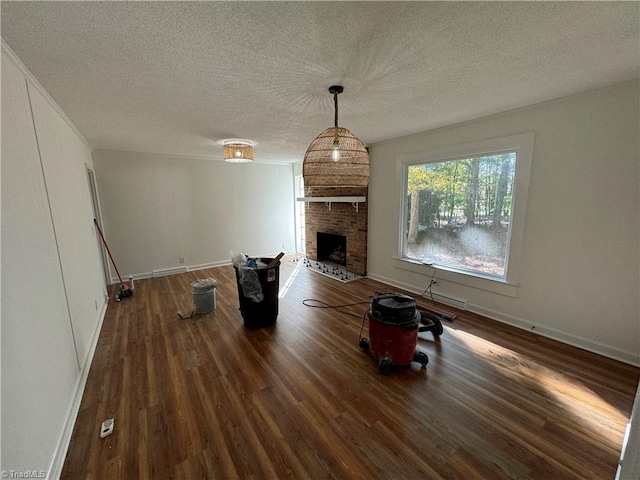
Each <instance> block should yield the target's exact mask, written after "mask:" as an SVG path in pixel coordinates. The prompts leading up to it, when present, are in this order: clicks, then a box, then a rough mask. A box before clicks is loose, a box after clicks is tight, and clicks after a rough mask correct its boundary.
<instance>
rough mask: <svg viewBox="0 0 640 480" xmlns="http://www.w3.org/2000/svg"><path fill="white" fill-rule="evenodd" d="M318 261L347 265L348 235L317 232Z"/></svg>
mask: <svg viewBox="0 0 640 480" xmlns="http://www.w3.org/2000/svg"><path fill="white" fill-rule="evenodd" d="M317 241H318V261H319V262H323V261H328V262H333V263H337V264H338V265H344V266H346V265H347V237H346V236H344V235H334V234H333V233H324V232H317Z"/></svg>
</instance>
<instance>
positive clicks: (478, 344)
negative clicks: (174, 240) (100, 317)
mask: <svg viewBox="0 0 640 480" xmlns="http://www.w3.org/2000/svg"><path fill="white" fill-rule="evenodd" d="M292 258H293V257H291V256H288V257H285V258H284V259H283V261H282V265H281V268H280V288H281V292H282V297H281V298H280V300H279V307H280V313H279V316H278V320H277V322H276V324H275V325H273V326H271V327H267V328H263V329H259V330H248V329H246V328H245V327H244V325H243V320H242V317H241V316H240V312H239V310H238V293H237V289H236V280H235V276H234V270H233V267H231V266H227V267H220V268H213V269H209V270H201V271H197V272H190V273H185V274H181V275H175V276H170V277H161V278H154V279H148V280H141V281H136V282H135V294H134V295H133V296H132V297H130V298H127V299H124V300H123V301H122V302H120V303H116V302H115V301H114V300H113V299H111V300H110V304H109V307H108V310H107V314H106V318H105V320H104V325H103V327H102V332H101V334H100V338H99V341H98V345H97V349H96V352H95V357H94V360H93V364H92V367H91V371H90V373H89V378H88V381H87V385H86V389H85V392H84V397H83V399H82V404H81V407H80V412H79V414H78V418H77V422H76V425H75V429H74V432H73V436H72V439H71V444H70V447H69V452H68V455H67V459H66V462H65V465H64V470H63V478H67V479H78V478H105V479H116V478H122V479H135V478H140V479H146V478H158V479H164V478H184V479H196V478H203V479H204V478H220V479H236V478H238V479H270V478H273V479H280V478H291V479H305V478H311V479H320V478H337V479H359V478H363V479H364V478H367V479H374V478H375V479H378V478H385V479H386V478H388V479H437V478H447V479H465V480H466V479H476V478H477V479H491V480H494V479H501V478H509V479H516V478H517V479H534V478H536V479H598V480H601V479H612V478H613V477H614V475H615V472H616V467H617V461H618V457H619V454H620V449H621V446H622V440H623V434H624V429H625V425H626V423H627V421H628V417H629V415H630V412H631V407H632V404H633V397H634V394H635V390H636V386H637V382H638V377H639V375H640V370H639V369H637V368H635V367H631V366H629V365H625V364H623V363H619V362H616V361H613V360H610V359H607V358H604V357H601V356H598V355H595V354H591V353H588V352H585V351H583V350H580V349H577V348H573V347H570V346H567V345H564V344H561V343H558V342H555V341H552V340H549V339H545V338H543V337H540V336H538V335H536V334H533V333H531V332H527V331H523V330H519V329H516V328H512V327H509V326H506V325H503V324H500V323H497V322H495V321H491V320H488V319H485V318H482V317H480V316H477V315H474V314H470V313H468V312H457V313H458V314H459V315H458V317H457V318H456V319H455V321H454V322H453V323H445V327H444V330H445V331H444V334H443V335H442V336H441V337H440V340H438V341H436V340H434V337H433V335H432V334H431V333H428V332H427V333H421V334H420V339H419V341H418V348H419V349H421V350H422V351H424V352H426V353H427V354H428V355H429V360H430V361H429V364H428V365H427V367H426V368H421V366H420V365H419V364H416V363H413V364H411V366H410V367H406V368H399V369H397V370H394V371H393V372H392V373H391V374H390V375H388V376H384V375H381V374H380V372H379V371H378V368H377V363H376V362H375V361H374V360H373V359H372V358H371V357H369V356H367V355H366V354H365V353H363V352H362V351H361V350H360V349H359V347H358V338H359V332H360V328H361V325H362V315H363V313H364V312H365V311H366V308H367V303H368V302H369V300H370V298H371V296H372V295H374V294H375V293H376V292H385V291H386V292H390V291H399V290H398V289H395V288H392V287H389V286H387V285H384V284H381V283H379V282H375V281H373V280H370V279H363V280H358V281H355V282H351V283H347V284H343V283H340V282H338V281H336V280H333V279H330V278H327V277H325V276H322V275H320V274H318V273H315V272H310V271H307V270H306V269H304V267H301V263H299V262H292ZM206 277H214V278H216V279H217V280H218V282H219V286H218V290H217V308H216V310H215V311H214V312H213V313H210V314H205V315H199V316H195V317H194V318H191V319H184V320H181V319H180V318H179V317H178V314H177V313H178V312H179V311H180V312H181V313H182V314H188V313H189V312H190V311H191V310H192V297H191V288H190V283H191V282H192V281H193V280H195V279H196V278H206ZM112 297H113V296H112ZM306 298H313V299H318V300H322V301H325V302H327V303H329V304H332V305H335V304H348V303H355V302H362V303H360V304H358V305H353V306H350V307H346V308H344V309H343V310H344V311H348V312H351V313H353V314H355V315H356V316H349V315H345V314H342V313H339V312H338V311H336V310H335V309H321V308H310V307H306V306H304V305H303V304H302V300H303V299H306ZM419 303H420V304H422V305H425V306H426V305H428V302H427V301H426V300H425V299H419ZM450 310H451V309H450ZM364 335H365V336H368V334H367V328H366V326H365V330H364ZM111 417H113V418H115V429H114V432H113V434H112V435H110V436H108V437H106V438H104V439H101V438H100V436H99V430H100V425H101V423H102V421H103V420H105V419H107V418H111Z"/></svg>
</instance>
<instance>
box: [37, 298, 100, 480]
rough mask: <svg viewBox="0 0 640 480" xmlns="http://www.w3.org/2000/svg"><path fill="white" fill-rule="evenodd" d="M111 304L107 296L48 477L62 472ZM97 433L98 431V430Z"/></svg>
mask: <svg viewBox="0 0 640 480" xmlns="http://www.w3.org/2000/svg"><path fill="white" fill-rule="evenodd" d="M108 304H109V301H108V298H107V297H105V299H104V303H103V304H102V309H101V310H100V314H99V318H98V324H97V325H96V329H95V331H94V332H93V338H92V339H91V347H90V348H89V351H88V352H87V356H86V358H85V359H84V363H83V365H82V370H80V376H79V377H78V381H77V382H76V388H75V392H74V394H73V398H72V399H71V404H70V405H69V410H68V411H67V416H66V417H65V420H64V424H63V427H62V431H61V432H60V435H59V437H58V442H57V444H56V449H55V452H54V454H53V458H52V459H51V463H50V464H49V471H48V473H47V478H48V479H57V478H60V475H61V474H62V467H63V466H64V460H65V458H66V457H67V451H68V450H69V443H70V442H71V435H72V434H73V427H74V426H75V424H76V419H77V418H78V412H79V411H80V403H81V402H82V395H83V394H84V387H85V386H86V384H87V378H88V377H89V370H90V369H91V362H92V361H93V356H94V354H95V352H96V347H97V346H98V339H99V338H100V332H101V331H102V323H103V322H104V317H105V315H106V313H107V305H108ZM96 434H97V432H96Z"/></svg>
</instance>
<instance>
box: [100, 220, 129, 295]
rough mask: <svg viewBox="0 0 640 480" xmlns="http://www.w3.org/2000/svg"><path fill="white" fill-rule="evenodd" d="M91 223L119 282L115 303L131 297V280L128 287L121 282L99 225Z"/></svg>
mask: <svg viewBox="0 0 640 480" xmlns="http://www.w3.org/2000/svg"><path fill="white" fill-rule="evenodd" d="M93 223H94V224H95V226H96V228H97V229H98V233H99V234H100V238H101V239H102V244H103V245H104V248H105V250H106V251H107V253H108V254H109V258H110V259H111V264H112V265H113V268H114V269H115V270H116V273H117V274H118V280H120V291H119V292H118V293H117V294H116V302H119V301H120V300H121V299H123V298H127V297H130V296H131V295H133V282H132V281H131V280H132V279H130V283H131V285H129V284H126V283H124V282H123V281H122V277H121V276H120V272H119V271H118V267H117V265H116V262H115V261H114V260H113V255H111V250H109V245H107V241H106V240H105V239H104V235H103V234H102V230H100V225H98V220H96V219H95V218H94V219H93ZM130 278H131V277H130Z"/></svg>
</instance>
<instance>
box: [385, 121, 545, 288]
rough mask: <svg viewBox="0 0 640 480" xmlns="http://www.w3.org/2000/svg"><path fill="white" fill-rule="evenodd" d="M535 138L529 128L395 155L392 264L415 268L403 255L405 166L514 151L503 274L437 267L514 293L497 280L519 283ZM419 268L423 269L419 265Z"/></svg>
mask: <svg viewBox="0 0 640 480" xmlns="http://www.w3.org/2000/svg"><path fill="white" fill-rule="evenodd" d="M534 138H535V134H534V133H533V132H528V133H522V134H517V135H509V136H506V137H498V138H491V139H487V140H481V141H478V142H471V143H465V144H460V145H450V146H447V147H441V148H438V149H435V150H424V151H419V152H412V153H406V154H402V155H399V156H398V157H396V179H397V182H396V184H397V186H398V195H397V196H396V198H397V199H398V201H397V218H398V223H397V228H398V237H397V254H396V255H397V256H394V266H396V267H397V268H403V269H406V270H411V271H416V270H417V269H416V265H415V263H416V262H415V260H411V259H409V258H406V257H403V243H404V228H402V226H403V225H405V224H406V214H407V212H406V209H405V208H404V204H405V202H406V190H407V168H408V167H409V166H411V165H421V164H424V163H435V162H443V161H447V160H455V159H459V158H465V157H478V156H483V155H490V154H494V153H501V152H507V151H509V152H516V155H517V161H516V170H515V176H514V183H513V204H512V216H511V218H512V222H511V224H510V229H511V235H510V238H511V241H510V244H509V245H508V253H507V258H506V265H505V271H506V276H505V278H504V279H501V278H484V277H483V276H482V275H481V274H474V273H471V272H463V271H461V270H460V271H458V270H456V269H452V268H450V267H438V269H439V270H446V271H447V272H448V274H447V276H448V277H450V278H451V281H454V282H455V283H459V284H462V285H467V286H470V287H473V288H480V289H483V290H489V291H496V293H503V292H504V294H506V295H509V296H515V294H516V291H515V290H514V289H511V288H502V287H500V286H499V284H503V285H510V286H515V287H517V286H518V284H519V283H518V282H519V278H520V258H521V255H522V242H523V239H524V225H525V214H526V210H527V197H528V195H529V177H530V173H531V162H532V158H533V143H534ZM404 264H406V265H404ZM421 267H424V266H421ZM420 270H422V268H421V269H420ZM431 272H432V271H431V270H430V269H427V268H424V274H425V275H430V274H431ZM417 273H420V272H417Z"/></svg>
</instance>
